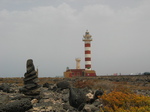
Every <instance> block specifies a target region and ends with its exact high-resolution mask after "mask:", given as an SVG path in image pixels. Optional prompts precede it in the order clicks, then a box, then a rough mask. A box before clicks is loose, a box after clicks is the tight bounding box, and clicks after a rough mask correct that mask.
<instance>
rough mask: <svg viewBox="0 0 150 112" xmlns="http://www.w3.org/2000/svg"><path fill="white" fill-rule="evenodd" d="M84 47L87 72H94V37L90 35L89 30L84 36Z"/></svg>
mask: <svg viewBox="0 0 150 112" xmlns="http://www.w3.org/2000/svg"><path fill="white" fill-rule="evenodd" d="M83 37H84V38H83V41H84V43H85V44H84V47H85V70H92V66H91V41H92V38H91V37H92V36H91V35H90V34H89V32H88V30H87V31H86V32H85V35H84V36H83Z"/></svg>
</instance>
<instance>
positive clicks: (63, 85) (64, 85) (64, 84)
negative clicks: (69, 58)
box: [57, 81, 70, 90]
mask: <svg viewBox="0 0 150 112" xmlns="http://www.w3.org/2000/svg"><path fill="white" fill-rule="evenodd" d="M57 87H58V88H60V89H61V90H63V89H68V88H69V87H70V84H69V82H68V81H62V82H58V83H57Z"/></svg>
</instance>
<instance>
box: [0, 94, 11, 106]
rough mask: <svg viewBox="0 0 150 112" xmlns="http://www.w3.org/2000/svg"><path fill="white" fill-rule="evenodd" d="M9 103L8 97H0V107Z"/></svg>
mask: <svg viewBox="0 0 150 112" xmlns="http://www.w3.org/2000/svg"><path fill="white" fill-rule="evenodd" d="M8 102H9V95H0V105H5V104H6V103H8Z"/></svg>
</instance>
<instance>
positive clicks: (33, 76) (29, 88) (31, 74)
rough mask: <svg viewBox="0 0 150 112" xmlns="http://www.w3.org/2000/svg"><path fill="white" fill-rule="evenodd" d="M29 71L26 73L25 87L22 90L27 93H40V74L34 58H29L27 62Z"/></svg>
mask: <svg viewBox="0 0 150 112" xmlns="http://www.w3.org/2000/svg"><path fill="white" fill-rule="evenodd" d="M26 68H27V71H26V73H25V74H24V79H23V81H24V87H23V89H22V92H23V93H24V94H25V95H39V94H40V90H39V85H38V82H39V80H38V76H37V72H36V71H35V68H34V64H33V60H32V59H28V60H27V64H26Z"/></svg>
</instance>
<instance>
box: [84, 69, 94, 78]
mask: <svg viewBox="0 0 150 112" xmlns="http://www.w3.org/2000/svg"><path fill="white" fill-rule="evenodd" d="M84 76H86V77H93V76H96V72H95V71H94V70H85V71H84Z"/></svg>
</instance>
